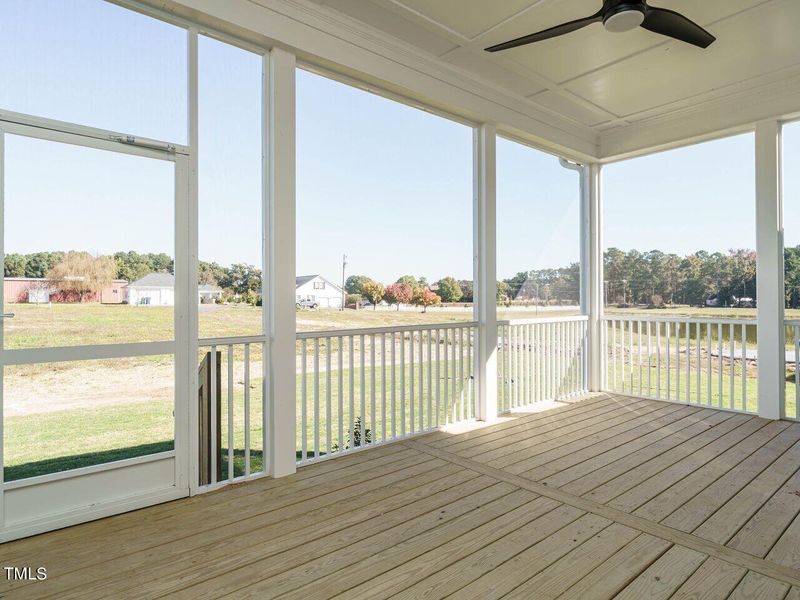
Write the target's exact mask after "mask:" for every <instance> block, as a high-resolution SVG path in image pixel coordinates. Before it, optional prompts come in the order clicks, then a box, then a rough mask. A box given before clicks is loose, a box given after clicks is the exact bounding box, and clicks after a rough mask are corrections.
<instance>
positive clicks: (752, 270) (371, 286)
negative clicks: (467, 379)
mask: <svg viewBox="0 0 800 600" xmlns="http://www.w3.org/2000/svg"><path fill="white" fill-rule="evenodd" d="M604 264H605V289H604V295H605V300H606V303H607V304H620V305H625V304H639V305H642V304H646V305H652V306H660V305H664V304H694V305H702V304H704V303H705V302H706V300H708V299H709V298H716V299H717V300H718V302H719V304H720V305H727V306H732V305H735V304H736V303H737V302H739V301H740V300H741V299H742V298H752V299H754V300H756V299H757V298H756V255H755V251H753V250H749V249H732V250H729V251H728V252H707V251H704V250H700V251H698V252H694V253H692V254H688V255H685V256H679V255H677V254H670V253H665V252H661V251H660V250H650V251H647V252H641V251H638V250H629V251H627V252H626V251H623V250H620V249H619V248H609V249H608V250H607V251H606V252H605V256H604ZM174 269H175V263H174V261H173V259H172V258H171V257H170V256H169V255H167V254H165V253H138V252H133V251H129V252H117V253H115V254H113V255H111V256H101V257H92V256H91V255H89V254H88V253H85V252H62V251H53V252H35V253H31V254H15V253H11V254H8V255H6V257H5V261H4V274H5V276H6V277H28V278H35V279H46V280H50V281H59V282H60V285H62V286H64V287H66V288H70V287H72V288H75V289H73V290H72V291H74V292H75V293H78V294H85V293H89V292H91V291H99V289H102V288H103V287H105V286H107V285H109V284H110V283H111V280H113V279H122V280H125V281H129V282H131V281H136V280H137V279H141V278H142V277H144V276H145V275H147V274H149V273H174ZM784 271H785V278H786V305H787V307H790V308H797V307H800V246H795V247H789V248H786V249H785V250H784ZM198 279H199V282H200V283H201V284H204V283H208V284H212V285H215V286H218V287H220V288H221V289H223V290H224V291H225V292H226V294H229V295H231V296H235V297H237V298H239V299H244V301H248V302H250V301H252V303H256V302H257V301H258V297H259V295H260V291H261V270H260V269H258V268H257V267H254V266H253V265H249V264H246V263H237V264H233V265H230V266H223V265H220V264H218V263H216V262H205V261H200V263H199V268H198ZM86 288H91V289H86ZM345 291H346V293H347V294H348V295H350V296H351V297H350V298H348V300H349V302H351V303H352V302H354V301H358V300H360V299H367V300H369V301H370V302H371V303H372V304H378V303H380V302H381V301H385V302H387V303H389V304H398V305H399V304H417V305H419V306H423V307H427V306H431V305H435V304H438V303H441V302H446V303H454V302H465V303H467V302H472V301H473V282H472V281H471V280H468V279H456V278H455V277H444V278H442V279H440V280H438V281H436V282H433V283H430V282H428V280H427V279H426V278H425V277H415V276H413V275H404V276H402V277H400V278H398V279H397V280H396V281H395V282H393V283H389V284H382V283H380V282H378V281H376V280H373V279H372V278H370V277H367V276H364V275H352V276H350V277H348V278H347V281H346V283H345ZM497 300H498V302H500V303H510V302H515V303H534V304H577V303H578V302H579V301H580V265H579V264H578V263H572V264H570V265H568V266H566V267H561V268H555V269H533V270H530V271H522V272H519V273H517V274H516V275H514V276H513V277H509V278H507V279H502V280H499V281H498V282H497Z"/></svg>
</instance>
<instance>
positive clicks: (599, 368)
mask: <svg viewBox="0 0 800 600" xmlns="http://www.w3.org/2000/svg"><path fill="white" fill-rule="evenodd" d="M602 169H603V167H602V165H599V164H597V163H592V164H590V165H588V166H587V167H584V173H583V176H584V177H586V182H585V183H584V190H583V193H584V196H585V202H586V203H587V206H586V210H587V211H588V223H587V226H588V231H587V232H586V236H587V238H588V239H587V240H586V243H587V245H588V265H587V268H586V270H587V274H586V275H587V277H588V282H586V285H587V292H588V296H589V297H588V298H587V300H586V309H587V313H588V315H589V330H588V337H589V340H588V345H589V347H588V355H589V356H588V358H589V360H588V361H587V365H588V366H587V369H588V378H587V381H586V383H587V386H588V389H589V391H591V392H599V391H600V390H602V389H603V385H604V378H605V354H604V352H605V350H604V347H603V316H604V314H605V298H604V296H603V286H604V282H605V262H604V252H605V248H604V246H603V243H604V242H603V170H602Z"/></svg>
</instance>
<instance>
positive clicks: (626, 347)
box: [602, 315, 758, 413]
mask: <svg viewBox="0 0 800 600" xmlns="http://www.w3.org/2000/svg"><path fill="white" fill-rule="evenodd" d="M604 321H605V325H606V326H605V327H603V331H602V333H603V346H604V348H605V354H604V358H605V368H604V386H603V387H604V389H605V390H607V391H610V392H619V393H624V394H629V395H633V396H641V397H644V398H653V399H656V400H669V401H674V402H681V403H686V404H696V405H699V406H708V407H712V408H720V409H725V410H733V411H737V412H746V413H756V412H757V411H758V397H757V382H758V380H757V370H758V363H757V358H758V355H757V348H756V321H755V319H695V318H681V317H650V316H643V315H630V316H621V315H611V316H607V317H605V318H604ZM748 337H749V338H750V339H748Z"/></svg>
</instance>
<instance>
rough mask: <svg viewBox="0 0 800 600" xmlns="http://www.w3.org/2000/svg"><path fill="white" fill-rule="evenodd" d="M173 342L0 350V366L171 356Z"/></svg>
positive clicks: (174, 344)
mask: <svg viewBox="0 0 800 600" xmlns="http://www.w3.org/2000/svg"><path fill="white" fill-rule="evenodd" d="M176 349H177V345H176V343H175V342H131V343H128V344H101V345H92V346H61V347H57V348H20V349H17V350H3V351H2V352H0V365H6V366H9V365H30V364H40V363H56V362H71V361H76V360H106V359H110V358H131V357H136V356H159V355H161V354H168V355H174V354H175V352H176Z"/></svg>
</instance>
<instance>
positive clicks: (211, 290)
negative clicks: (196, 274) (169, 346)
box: [125, 273, 222, 306]
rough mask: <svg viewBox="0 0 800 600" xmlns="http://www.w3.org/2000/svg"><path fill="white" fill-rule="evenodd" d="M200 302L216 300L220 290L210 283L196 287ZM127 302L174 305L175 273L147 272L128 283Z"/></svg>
mask: <svg viewBox="0 0 800 600" xmlns="http://www.w3.org/2000/svg"><path fill="white" fill-rule="evenodd" d="M197 295H198V299H199V300H200V301H201V302H211V301H218V300H220V299H221V298H222V290H221V289H220V288H218V287H214V286H213V285H210V284H207V283H206V284H203V285H201V286H198V288H197ZM125 297H126V301H127V302H128V304H131V305H137V306H175V275H173V274H172V273H149V274H147V275H145V276H144V277H142V278H141V279H137V280H136V281H133V282H131V283H129V284H128V286H127V287H126V288H125Z"/></svg>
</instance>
